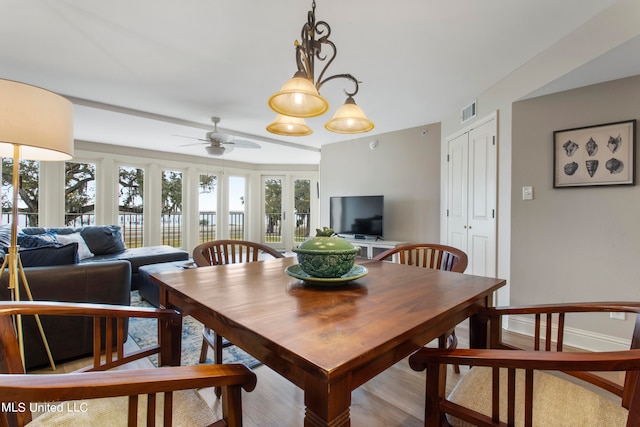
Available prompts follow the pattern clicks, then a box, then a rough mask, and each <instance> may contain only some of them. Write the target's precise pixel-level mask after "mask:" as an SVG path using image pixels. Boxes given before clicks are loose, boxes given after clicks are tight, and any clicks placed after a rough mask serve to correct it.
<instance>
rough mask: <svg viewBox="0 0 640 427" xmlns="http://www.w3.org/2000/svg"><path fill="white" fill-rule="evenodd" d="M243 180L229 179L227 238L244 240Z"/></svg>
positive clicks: (235, 177)
mask: <svg viewBox="0 0 640 427" xmlns="http://www.w3.org/2000/svg"><path fill="white" fill-rule="evenodd" d="M244 202H245V178H244V177H243V176H231V177H229V238H230V239H234V240H243V239H244V227H245V224H244V218H245V216H244Z"/></svg>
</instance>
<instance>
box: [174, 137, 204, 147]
mask: <svg viewBox="0 0 640 427" xmlns="http://www.w3.org/2000/svg"><path fill="white" fill-rule="evenodd" d="M199 141H204V140H203V139H200V140H199ZM209 144H210V142H209V141H206V142H194V143H192V144H182V145H178V147H190V146H192V145H209Z"/></svg>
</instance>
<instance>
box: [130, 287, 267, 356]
mask: <svg viewBox="0 0 640 427" xmlns="http://www.w3.org/2000/svg"><path fill="white" fill-rule="evenodd" d="M131 306H133V307H153V306H152V305H151V304H149V303H148V302H147V301H145V300H143V299H142V298H141V297H140V295H139V294H138V291H132V292H131ZM157 328H158V323H157V321H156V320H155V319H131V320H130V322H129V336H130V337H131V339H133V341H134V342H135V343H136V344H138V345H139V346H140V347H145V346H148V345H153V344H156V343H157V342H158V341H157V330H158V329H157ZM201 348H202V323H200V322H198V321H197V320H196V319H194V318H193V317H191V316H185V317H183V319H182V354H181V359H180V360H181V364H182V365H184V366H194V365H199V364H200V361H199V359H200V349H201ZM212 354H213V349H211V348H210V349H209V353H208V354H207V359H206V361H205V363H213V359H212V357H211V356H212ZM149 359H150V360H151V362H152V363H153V364H154V365H156V366H157V365H158V358H157V355H153V356H151V357H149ZM222 360H223V362H224V363H242V364H244V365H246V366H248V367H249V368H254V367H256V366H258V365H260V361H258V360H257V359H254V358H253V357H252V356H250V355H249V354H247V353H245V352H244V351H242V350H241V349H239V348H238V347H236V346H231V347H226V348H224V349H223V350H222Z"/></svg>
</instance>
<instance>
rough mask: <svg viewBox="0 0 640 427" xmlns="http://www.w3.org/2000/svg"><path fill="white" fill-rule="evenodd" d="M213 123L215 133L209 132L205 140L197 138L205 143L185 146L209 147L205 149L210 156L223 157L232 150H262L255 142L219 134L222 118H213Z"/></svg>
mask: <svg viewBox="0 0 640 427" xmlns="http://www.w3.org/2000/svg"><path fill="white" fill-rule="evenodd" d="M211 121H212V122H213V131H212V132H207V133H206V135H205V138H204V139H202V138H196V139H198V140H199V141H204V142H197V143H195V144H186V145H184V146H185V147H186V146H187V145H196V144H197V145H200V144H202V145H207V146H206V147H205V150H206V151H207V154H209V155H210V156H222V155H223V154H224V153H229V152H231V150H233V149H234V148H252V149H256V148H262V147H260V145H258V144H256V143H255V142H251V141H244V140H239V139H236V137H235V136H233V135H231V134H228V133H221V132H218V123H220V117H211ZM177 136H182V135H177ZM184 138H192V137H190V136H184Z"/></svg>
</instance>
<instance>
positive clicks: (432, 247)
mask: <svg viewBox="0 0 640 427" xmlns="http://www.w3.org/2000/svg"><path fill="white" fill-rule="evenodd" d="M373 259H374V260H376V261H392V262H396V263H399V264H405V265H413V266H415V267H423V268H432V269H435V270H446V271H453V272H456V273H464V271H465V270H466V269H467V264H468V263H469V259H468V257H467V254H466V253H465V252H464V251H461V250H460V249H458V248H454V247H453V246H447V245H440V244H435V243H416V244H411V245H400V246H396V247H395V248H391V249H388V250H386V251H384V252H382V253H380V254H378V255H377V256H375V257H374V258H373ZM438 341H439V346H440V347H445V345H446V347H447V348H449V349H454V348H456V347H457V346H458V338H457V337H456V331H455V329H451V330H450V331H448V332H447V333H446V334H445V335H444V336H442V337H440V338H439V339H438ZM453 369H454V371H455V372H456V373H458V374H459V373H460V368H459V367H458V366H457V365H454V366H453Z"/></svg>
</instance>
